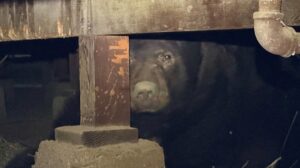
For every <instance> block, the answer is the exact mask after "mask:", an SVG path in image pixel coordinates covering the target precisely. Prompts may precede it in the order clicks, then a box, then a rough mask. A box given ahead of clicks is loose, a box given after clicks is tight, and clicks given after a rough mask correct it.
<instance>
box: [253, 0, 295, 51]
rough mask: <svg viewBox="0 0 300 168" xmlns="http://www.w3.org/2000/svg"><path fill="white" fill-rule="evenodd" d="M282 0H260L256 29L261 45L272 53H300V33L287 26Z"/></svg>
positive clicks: (255, 21)
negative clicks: (282, 9) (284, 19)
mask: <svg viewBox="0 0 300 168" xmlns="http://www.w3.org/2000/svg"><path fill="white" fill-rule="evenodd" d="M281 1H282V0H259V11H258V12H255V13H254V15H253V18H254V31H255V35H256V38H257V40H258V42H259V43H260V45H261V46H262V47H263V48H264V49H266V50H267V51H269V52H270V53H272V54H275V55H280V56H282V57H290V56H293V55H295V54H300V33H297V32H296V31H295V30H294V29H293V28H292V27H288V26H286V25H285V24H284V23H283V21H282V19H283V16H284V14H283V13H281V3H282V2H281Z"/></svg>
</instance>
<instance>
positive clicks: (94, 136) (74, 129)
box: [55, 125, 138, 147]
mask: <svg viewBox="0 0 300 168" xmlns="http://www.w3.org/2000/svg"><path fill="white" fill-rule="evenodd" d="M55 139H56V140H57V141H59V142H68V143H72V144H75V145H84V146H87V147H98V146H103V145H108V144H116V143H122V142H137V140H138V130H137V129H136V128H132V127H129V126H102V127H89V126H83V125H78V126H63V127H58V128H56V129H55Z"/></svg>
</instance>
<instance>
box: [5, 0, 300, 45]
mask: <svg viewBox="0 0 300 168" xmlns="http://www.w3.org/2000/svg"><path fill="white" fill-rule="evenodd" d="M257 8H258V1H257V0H176V1H169V0H138V1H132V0H122V1H119V0H105V1H99V0H51V1H49V0H23V1H20V0H3V1H0V18H1V19H0V41H11V40H22V39H44V38H56V37H70V36H80V35H91V34H94V35H95V34H133V33H151V32H178V31H180V32H182V31H203V30H219V29H243V28H252V27H253V19H252V14H253V12H254V11H257ZM282 8H283V12H284V13H285V19H284V20H285V22H286V23H287V24H288V25H300V3H299V0H288V1H283V7H282Z"/></svg>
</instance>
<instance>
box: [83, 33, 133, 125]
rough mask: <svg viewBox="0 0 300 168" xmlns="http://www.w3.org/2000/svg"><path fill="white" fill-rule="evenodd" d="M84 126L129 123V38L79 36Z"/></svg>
mask: <svg viewBox="0 0 300 168" xmlns="http://www.w3.org/2000/svg"><path fill="white" fill-rule="evenodd" d="M79 65H80V70H79V73H80V106H81V107H80V108H81V109H80V110H81V124H83V125H92V126H100V125H101V126H103V125H126V126H129V122H130V95H129V38H128V37H120V36H84V37H79Z"/></svg>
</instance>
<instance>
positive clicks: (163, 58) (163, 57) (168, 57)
mask: <svg viewBox="0 0 300 168" xmlns="http://www.w3.org/2000/svg"><path fill="white" fill-rule="evenodd" d="M172 59H173V55H172V53H161V54H159V55H158V61H160V62H162V63H168V62H170V63H171V62H172Z"/></svg>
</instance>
